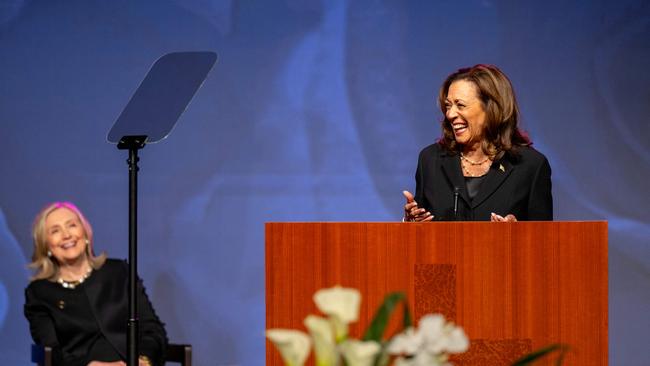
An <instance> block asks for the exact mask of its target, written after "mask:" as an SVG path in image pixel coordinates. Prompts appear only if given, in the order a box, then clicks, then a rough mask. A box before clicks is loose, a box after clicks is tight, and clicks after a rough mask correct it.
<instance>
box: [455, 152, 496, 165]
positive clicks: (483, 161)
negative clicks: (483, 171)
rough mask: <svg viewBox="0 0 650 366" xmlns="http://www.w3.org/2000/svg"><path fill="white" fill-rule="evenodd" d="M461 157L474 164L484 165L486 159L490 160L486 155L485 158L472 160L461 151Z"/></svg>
mask: <svg viewBox="0 0 650 366" xmlns="http://www.w3.org/2000/svg"><path fill="white" fill-rule="evenodd" d="M460 158H461V159H463V160H465V161H466V162H468V163H470V164H472V165H483V164H484V163H485V162H486V161H488V160H490V157H489V156H486V157H485V159H483V160H481V161H474V160H470V159H469V158H468V157H466V156H465V155H463V153H460Z"/></svg>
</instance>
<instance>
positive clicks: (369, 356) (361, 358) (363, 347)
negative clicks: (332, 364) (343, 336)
mask: <svg viewBox="0 0 650 366" xmlns="http://www.w3.org/2000/svg"><path fill="white" fill-rule="evenodd" d="M340 348H341V354H343V358H345V362H346V364H347V365H348V366H372V365H373V364H374V361H375V357H377V354H378V353H379V351H380V350H381V346H380V345H379V343H377V342H374V341H365V342H364V341H357V340H347V341H345V342H343V343H341V345H340Z"/></svg>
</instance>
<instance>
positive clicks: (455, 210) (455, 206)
mask: <svg viewBox="0 0 650 366" xmlns="http://www.w3.org/2000/svg"><path fill="white" fill-rule="evenodd" d="M459 191H460V188H458V187H454V220H458V192H459Z"/></svg>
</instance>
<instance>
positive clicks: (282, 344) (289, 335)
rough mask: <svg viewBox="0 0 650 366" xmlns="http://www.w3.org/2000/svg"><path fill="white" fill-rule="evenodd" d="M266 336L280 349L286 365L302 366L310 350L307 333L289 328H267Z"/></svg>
mask: <svg viewBox="0 0 650 366" xmlns="http://www.w3.org/2000/svg"><path fill="white" fill-rule="evenodd" d="M266 337H267V338H268V339H269V340H270V341H271V342H273V344H274V345H275V348H277V349H278V351H280V355H281V356H282V360H284V364H285V365H286V366H303V365H304V364H305V361H306V360H307V356H309V351H310V350H311V342H310V341H309V336H307V334H305V333H303V332H300V331H297V330H291V329H269V330H267V331H266Z"/></svg>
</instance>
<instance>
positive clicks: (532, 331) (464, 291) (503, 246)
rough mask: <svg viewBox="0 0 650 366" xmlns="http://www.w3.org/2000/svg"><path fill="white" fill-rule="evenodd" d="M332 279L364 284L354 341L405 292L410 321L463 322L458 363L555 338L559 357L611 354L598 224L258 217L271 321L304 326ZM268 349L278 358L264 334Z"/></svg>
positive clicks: (599, 358) (505, 358)
mask: <svg viewBox="0 0 650 366" xmlns="http://www.w3.org/2000/svg"><path fill="white" fill-rule="evenodd" d="M337 284H340V285H341V286H344V287H354V288H357V289H359V290H360V291H361V293H362V296H363V297H362V303H361V315H360V319H359V322H358V323H356V324H353V326H352V327H351V329H350V332H351V335H352V336H354V337H355V338H357V337H360V336H361V335H362V333H363V331H364V330H365V329H366V327H367V325H368V324H369V322H370V320H371V319H372V316H373V315H374V312H375V310H376V309H377V307H378V305H379V304H380V303H381V302H382V300H383V297H384V296H385V295H386V294H387V293H389V292H391V291H403V292H405V293H406V294H407V295H408V299H409V301H410V304H409V306H410V308H411V311H412V313H413V315H414V316H413V318H414V320H415V321H417V320H419V318H420V317H421V316H423V315H424V314H427V313H442V314H444V315H445V316H446V317H447V318H448V319H452V320H453V321H454V322H456V323H457V324H459V325H461V326H462V327H463V328H464V329H465V332H466V333H467V335H468V337H469V338H470V349H469V350H468V351H467V352H466V353H464V354H462V355H460V356H459V357H454V358H453V360H452V361H453V362H454V364H455V365H464V366H466V365H477V366H478V365H481V366H486V365H508V364H510V363H511V362H512V361H514V360H515V359H517V358H519V357H520V356H522V355H524V354H526V353H529V352H530V351H533V350H536V349H538V348H540V347H543V346H546V345H549V344H552V343H564V344H567V345H568V346H569V347H570V351H569V353H568V354H567V357H566V358H565V363H564V364H565V365H567V366H568V365H571V366H574V365H588V366H595V365H607V362H608V360H607V355H608V353H607V223H606V222H517V223H490V222H450V223H442V222H440V223H267V224H266V327H267V328H293V329H300V330H305V327H304V325H303V324H302V322H303V319H304V318H305V317H306V316H307V315H308V314H317V313H318V311H317V310H316V307H315V305H314V304H313V301H312V295H313V294H314V292H315V291H317V290H318V289H320V288H324V287H331V286H334V285H337ZM394 317H395V318H398V317H399V316H394ZM266 355H267V356H266V358H267V364H268V365H282V363H281V360H280V358H279V356H278V353H277V352H276V351H275V350H274V349H273V346H272V345H271V344H270V343H269V342H268V341H267V349H266ZM541 364H550V363H541Z"/></svg>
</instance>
